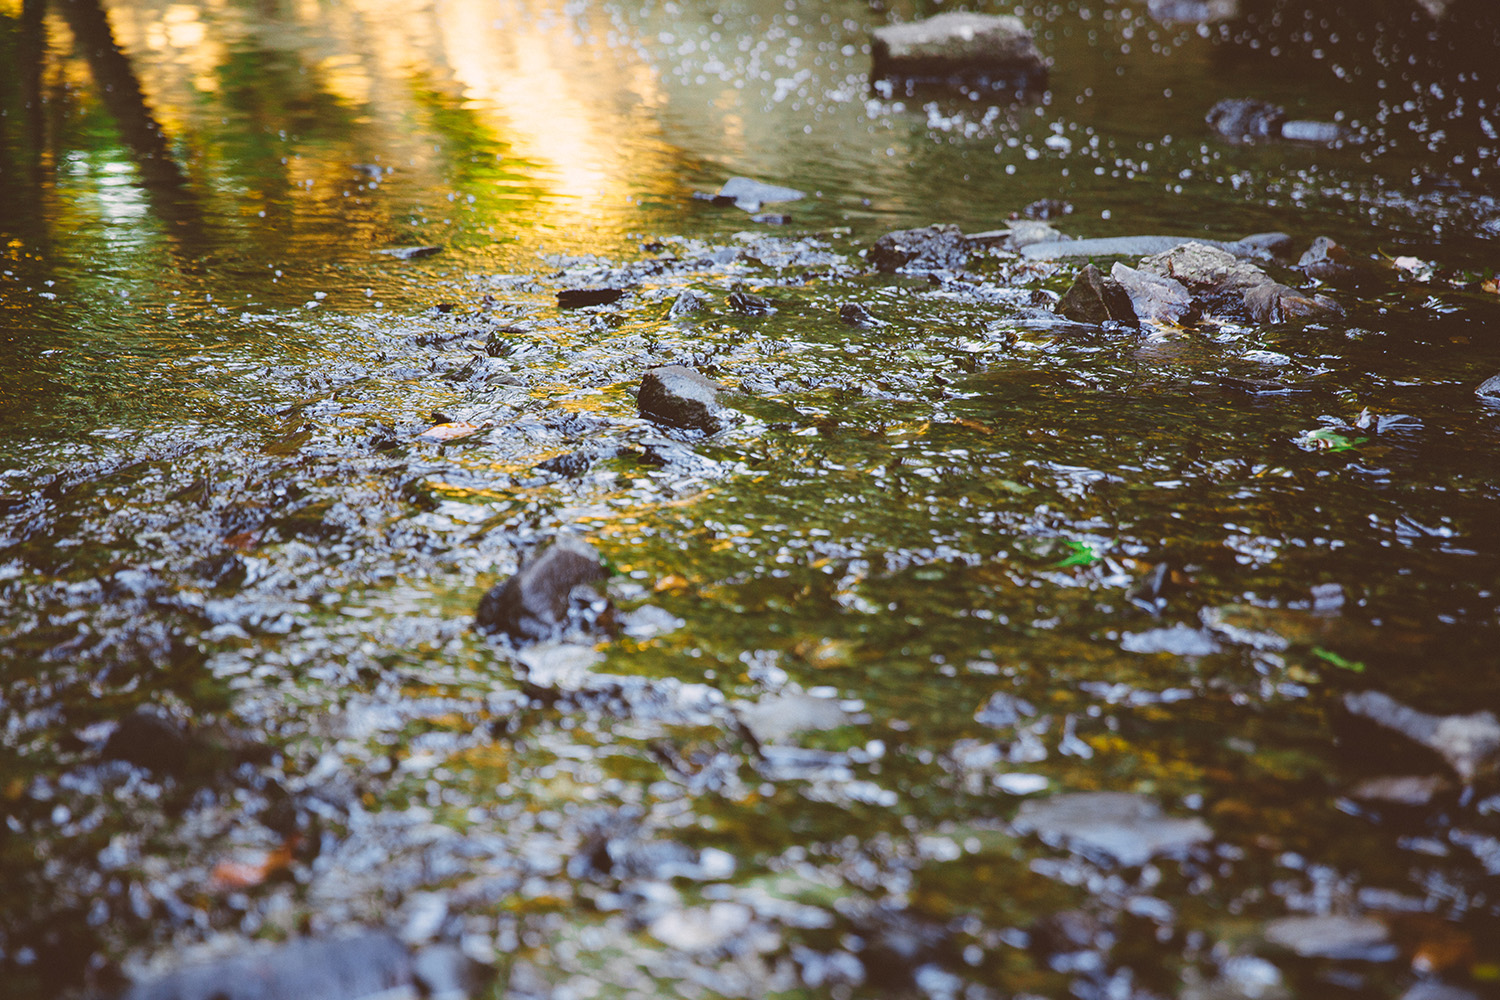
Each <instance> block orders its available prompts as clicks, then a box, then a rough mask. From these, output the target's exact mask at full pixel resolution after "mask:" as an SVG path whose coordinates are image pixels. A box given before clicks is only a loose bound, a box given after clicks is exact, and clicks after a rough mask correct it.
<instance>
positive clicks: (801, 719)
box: [735, 692, 851, 744]
mask: <svg viewBox="0 0 1500 1000" xmlns="http://www.w3.org/2000/svg"><path fill="white" fill-rule="evenodd" d="M735 714H736V715H737V716H738V717H739V720H740V724H741V725H743V726H744V727H745V729H746V730H747V731H748V732H749V733H750V735H751V736H754V737H755V741H756V742H757V743H762V744H765V743H776V742H778V741H780V740H784V739H786V738H787V737H788V736H795V735H796V734H797V733H809V732H821V731H823V730H826V729H837V728H838V727H839V726H843V725H847V724H848V723H849V722H850V721H851V720H850V717H849V713H847V712H845V711H844V710H843V709H842V708H840V707H839V704H838V702H836V701H834V700H832V699H831V698H815V697H813V696H812V695H810V694H802V693H800V692H799V693H791V694H782V695H768V696H767V697H764V698H762V699H761V700H760V701H757V702H754V703H749V704H745V705H742V706H740V707H738V708H737V709H736V712H735Z"/></svg>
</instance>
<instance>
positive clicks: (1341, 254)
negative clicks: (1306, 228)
mask: <svg viewBox="0 0 1500 1000" xmlns="http://www.w3.org/2000/svg"><path fill="white" fill-rule="evenodd" d="M1297 267H1298V268H1300V269H1301V271H1302V273H1303V274H1305V275H1307V276H1308V277H1309V278H1317V279H1318V280H1320V281H1330V280H1337V279H1339V278H1344V277H1347V276H1348V275H1349V274H1350V273H1351V272H1352V271H1353V270H1354V261H1353V259H1352V258H1351V257H1350V256H1349V251H1348V250H1345V249H1344V248H1343V247H1342V246H1340V245H1339V244H1337V243H1335V242H1334V241H1333V240H1331V239H1329V238H1328V237H1326V236H1319V237H1318V238H1317V239H1315V240H1313V242H1312V246H1310V247H1308V248H1307V252H1306V253H1304V254H1303V255H1302V257H1301V258H1300V259H1299V260H1298V261H1297Z"/></svg>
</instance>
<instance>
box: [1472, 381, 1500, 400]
mask: <svg viewBox="0 0 1500 1000" xmlns="http://www.w3.org/2000/svg"><path fill="white" fill-rule="evenodd" d="M1474 395H1476V396H1478V397H1479V398H1480V399H1485V400H1489V401H1490V402H1493V403H1500V375H1491V376H1490V377H1489V378H1487V379H1485V380H1484V381H1483V382H1481V383H1479V385H1478V387H1476V388H1475V389H1474Z"/></svg>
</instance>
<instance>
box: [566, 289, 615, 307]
mask: <svg viewBox="0 0 1500 1000" xmlns="http://www.w3.org/2000/svg"><path fill="white" fill-rule="evenodd" d="M624 294H625V290H624V289H621V288H564V289H563V290H562V291H560V292H558V293H557V305H558V308H561V309H581V308H584V307H585V306H604V305H609V304H610V303H611V302H618V301H619V300H620V298H621V297H622V296H624Z"/></svg>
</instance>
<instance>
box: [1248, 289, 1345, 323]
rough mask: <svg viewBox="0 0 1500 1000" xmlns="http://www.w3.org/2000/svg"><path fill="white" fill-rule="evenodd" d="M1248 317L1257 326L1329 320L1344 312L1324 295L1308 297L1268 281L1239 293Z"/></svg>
mask: <svg viewBox="0 0 1500 1000" xmlns="http://www.w3.org/2000/svg"><path fill="white" fill-rule="evenodd" d="M1242 294H1243V297H1244V301H1245V308H1246V309H1247V310H1249V312H1250V316H1251V318H1253V319H1254V320H1256V321H1257V322H1260V323H1285V322H1286V321H1288V320H1311V321H1314V322H1316V321H1318V320H1328V319H1338V318H1339V317H1341V316H1343V315H1344V309H1343V307H1342V306H1340V305H1339V304H1338V303H1337V302H1335V301H1334V300H1333V299H1331V298H1329V297H1328V296H1326V295H1319V294H1314V295H1307V294H1305V293H1303V292H1299V291H1297V289H1295V288H1289V287H1287V286H1286V285H1283V284H1280V283H1279V282H1275V281H1270V280H1267V281H1266V282H1264V283H1263V284H1259V285H1256V286H1254V287H1253V288H1247V289H1245V290H1244V292H1243V293H1242Z"/></svg>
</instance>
